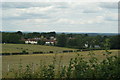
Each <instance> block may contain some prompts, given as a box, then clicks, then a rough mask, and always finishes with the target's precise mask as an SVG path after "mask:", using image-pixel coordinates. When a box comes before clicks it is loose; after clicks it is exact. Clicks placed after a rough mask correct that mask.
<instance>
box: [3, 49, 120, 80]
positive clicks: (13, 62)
mask: <svg viewBox="0 0 120 80" xmlns="http://www.w3.org/2000/svg"><path fill="white" fill-rule="evenodd" d="M118 51H120V50H110V52H112V54H110V56H118ZM92 53H94V54H95V55H94V57H96V58H97V61H98V62H101V61H103V60H104V59H106V56H105V53H106V52H105V51H104V50H99V51H93V52H92ZM76 55H82V57H83V58H84V60H85V61H89V60H90V59H91V56H89V51H84V52H78V53H59V54H36V55H16V56H3V58H2V59H3V61H2V62H3V65H2V66H3V69H2V70H3V77H7V78H11V77H15V75H13V73H14V72H16V71H18V70H19V68H20V65H21V66H22V69H21V71H25V70H26V69H27V68H29V67H30V66H32V67H30V68H32V73H34V71H39V68H40V66H44V67H45V66H46V68H48V66H49V67H50V65H51V64H53V62H54V61H55V63H54V68H55V72H56V70H57V71H59V70H60V71H61V69H64V66H66V69H67V68H68V67H69V66H70V61H71V58H73V59H75V58H76ZM28 65H29V67H28ZM62 66H63V67H62ZM74 67H75V66H74ZM8 68H9V69H8ZM50 68H52V67H50ZM11 70H12V72H11ZM30 70H31V69H30ZM46 70H47V69H46ZM22 73H24V72H22ZM66 75H67V74H66ZM57 77H58V76H57Z"/></svg>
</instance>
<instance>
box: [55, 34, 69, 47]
mask: <svg viewBox="0 0 120 80" xmlns="http://www.w3.org/2000/svg"><path fill="white" fill-rule="evenodd" d="M66 43H67V36H66V35H65V34H64V33H63V34H60V35H59V36H58V37H57V46H60V47H65V46H66Z"/></svg>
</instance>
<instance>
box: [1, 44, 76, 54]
mask: <svg viewBox="0 0 120 80" xmlns="http://www.w3.org/2000/svg"><path fill="white" fill-rule="evenodd" d="M24 50H25V51H27V52H29V53H31V52H40V51H42V52H49V51H53V52H56V53H57V52H61V51H63V50H75V49H70V48H62V47H54V46H44V45H32V44H2V53H19V52H22V51H24Z"/></svg>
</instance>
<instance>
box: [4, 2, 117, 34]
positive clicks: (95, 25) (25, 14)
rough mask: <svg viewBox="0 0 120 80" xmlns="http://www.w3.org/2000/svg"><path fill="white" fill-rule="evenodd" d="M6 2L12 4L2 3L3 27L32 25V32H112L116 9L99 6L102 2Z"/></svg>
mask: <svg viewBox="0 0 120 80" xmlns="http://www.w3.org/2000/svg"><path fill="white" fill-rule="evenodd" d="M9 4H12V3H7V4H6V6H4V8H3V13H4V14H3V16H2V18H3V23H4V24H3V26H4V29H6V30H18V29H24V31H26V30H28V31H32V30H34V31H35V28H36V29H37V30H36V31H49V30H55V31H63V30H64V31H72V30H73V31H74V32H76V31H83V32H85V31H87V32H88V31H89V30H90V31H100V32H105V30H106V32H107V28H110V29H111V32H116V30H115V28H117V25H116V23H117V9H113V7H109V8H106V7H105V6H104V7H103V6H101V4H102V5H105V4H106V3H76V2H74V3H72V2H69V3H65V2H61V3H57V2H55V3H50V2H49V3H37V4H33V3H19V4H18V5H16V4H12V5H13V6H11V5H9ZM27 4H28V6H26V5H27ZM107 4H109V3H107ZM7 5H9V6H7ZM22 5H23V6H22ZM110 5H111V4H110ZM107 6H108V5H107ZM9 7H10V8H9ZM101 26H102V27H101ZM113 26H114V27H113ZM74 27H75V28H74ZM103 29H105V30H103ZM112 30H114V31H112ZM109 32H110V30H109Z"/></svg>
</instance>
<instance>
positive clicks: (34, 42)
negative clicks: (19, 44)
mask: <svg viewBox="0 0 120 80" xmlns="http://www.w3.org/2000/svg"><path fill="white" fill-rule="evenodd" d="M25 44H38V41H37V40H34V39H27V40H25Z"/></svg>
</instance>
